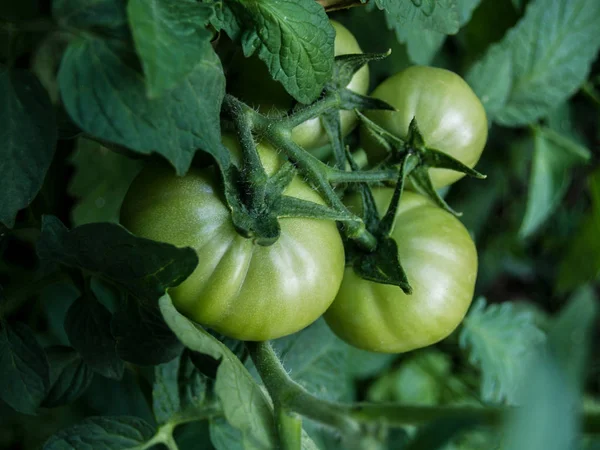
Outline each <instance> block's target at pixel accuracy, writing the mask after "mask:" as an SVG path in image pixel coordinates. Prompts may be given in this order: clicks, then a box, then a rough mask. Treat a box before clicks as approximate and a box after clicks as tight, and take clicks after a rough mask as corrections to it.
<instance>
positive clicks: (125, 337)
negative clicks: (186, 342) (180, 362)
mask: <svg viewBox="0 0 600 450" xmlns="http://www.w3.org/2000/svg"><path fill="white" fill-rule="evenodd" d="M111 330H112V333H113V335H114V336H115V339H116V342H117V353H118V354H119V357H120V358H121V359H123V360H125V361H128V362H131V363H133V364H139V365H140V366H155V365H157V364H162V363H166V362H169V361H171V360H172V359H173V358H175V357H177V355H179V354H180V353H181V348H182V345H181V342H179V340H178V339H177V337H176V336H175V335H174V334H173V332H172V331H171V330H170V329H169V327H167V325H166V324H165V321H164V319H163V318H162V315H161V313H160V311H159V309H158V306H157V305H156V303H155V302H144V301H137V300H136V299H134V298H131V297H129V298H127V299H126V300H125V301H124V302H123V303H122V304H121V305H120V308H119V309H118V310H117V312H116V313H115V314H114V316H113V320H112V322H111Z"/></svg>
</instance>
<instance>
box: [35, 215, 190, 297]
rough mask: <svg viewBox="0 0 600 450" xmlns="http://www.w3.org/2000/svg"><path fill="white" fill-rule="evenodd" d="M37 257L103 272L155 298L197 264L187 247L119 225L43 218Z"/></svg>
mask: <svg viewBox="0 0 600 450" xmlns="http://www.w3.org/2000/svg"><path fill="white" fill-rule="evenodd" d="M37 253H38V256H39V257H40V258H41V259H45V260H49V261H54V262H57V263H59V264H64V265H66V266H70V267H75V268H80V269H85V270H87V271H89V272H91V273H93V274H97V275H102V277H103V278H106V279H109V280H112V281H114V282H117V283H119V284H120V285H122V286H124V287H125V288H127V289H128V290H129V291H130V292H132V293H134V294H135V295H138V296H140V297H142V298H145V299H154V300H155V299H156V298H158V297H160V296H161V295H162V294H163V293H164V292H165V290H166V288H168V287H172V286H177V285H178V284H180V283H181V282H182V281H183V280H185V279H186V278H187V277H188V276H189V275H190V274H191V273H192V272H193V271H194V269H195V267H196V265H197V263H198V257H197V256H196V252H195V251H194V250H192V249H191V248H181V249H180V248H177V247H175V246H172V245H169V244H164V243H160V242H155V241H151V240H149V239H142V238H137V237H135V236H133V235H132V234H130V233H129V232H127V231H126V230H125V229H124V228H123V227H121V226H120V225H116V224H109V223H93V224H87V225H82V226H80V227H77V228H73V229H72V230H70V231H69V230H68V229H67V228H66V227H65V226H64V225H63V224H62V223H61V222H60V220H58V219H57V218H56V217H53V216H44V217H43V219H42V234H41V236H40V239H39V240H38V242H37Z"/></svg>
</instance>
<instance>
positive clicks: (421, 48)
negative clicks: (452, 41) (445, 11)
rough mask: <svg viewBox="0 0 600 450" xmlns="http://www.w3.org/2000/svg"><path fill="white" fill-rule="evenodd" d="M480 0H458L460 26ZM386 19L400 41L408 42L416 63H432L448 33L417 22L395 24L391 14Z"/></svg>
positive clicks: (411, 57) (410, 54)
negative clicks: (391, 20) (426, 27)
mask: <svg viewBox="0 0 600 450" xmlns="http://www.w3.org/2000/svg"><path fill="white" fill-rule="evenodd" d="M480 2H481V0H457V8H458V25H459V27H462V26H463V25H465V24H466V23H467V22H468V21H469V19H470V18H471V14H472V12H473V10H474V9H475V8H476V7H477V6H478V5H479V3H480ZM386 20H387V21H388V26H389V27H390V28H392V29H393V30H394V31H395V33H396V37H397V38H398V41H399V42H403V43H406V49H407V51H408V56H409V57H410V60H411V61H412V62H413V63H415V64H421V65H428V64H431V61H432V60H433V58H434V57H435V55H436V54H437V52H438V51H439V50H440V48H441V47H442V45H443V44H444V41H445V40H446V34H448V33H444V32H440V31H437V30H431V29H423V27H422V26H419V24H415V23H412V24H410V23H406V24H399V23H396V24H394V23H392V22H390V15H387V16H386Z"/></svg>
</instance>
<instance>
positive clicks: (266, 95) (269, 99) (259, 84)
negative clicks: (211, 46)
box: [228, 20, 369, 149]
mask: <svg viewBox="0 0 600 450" xmlns="http://www.w3.org/2000/svg"><path fill="white" fill-rule="evenodd" d="M331 24H332V25H333V28H334V29H335V32H336V37H335V42H334V49H335V50H334V53H335V55H336V56H338V55H347V54H353V53H362V50H361V49H360V46H359V44H358V42H357V41H356V38H355V37H354V36H353V35H352V33H351V32H350V31H349V30H348V29H347V28H346V27H344V26H343V25H342V24H340V23H338V22H336V21H333V20H332V21H331ZM235 66H237V67H234V68H233V70H232V74H231V76H229V77H228V79H229V85H228V90H229V91H230V92H231V93H232V94H233V95H235V96H236V97H239V98H240V99H241V100H243V101H244V102H246V103H248V104H249V105H250V106H253V107H255V108H258V110H259V111H260V112H262V113H265V114H269V113H273V114H280V113H282V112H285V111H288V110H289V109H291V108H292V106H293V105H294V99H293V98H292V97H291V96H290V95H289V94H288V93H287V92H286V91H285V89H284V88H283V86H282V85H281V84H280V83H278V82H276V81H274V80H273V79H272V78H271V75H270V74H269V72H268V70H267V67H266V66H265V64H264V63H263V62H262V61H261V60H259V59H258V57H256V56H252V57H250V58H243V57H241V58H238V61H237V64H235ZM347 88H348V89H351V90H353V91H354V92H357V93H359V94H362V95H366V94H367V92H368V90H369V67H368V66H366V65H365V66H364V67H362V68H361V69H360V70H359V71H358V72H356V73H355V74H354V77H353V78H352V80H350V83H349V84H348V86H347ZM340 118H341V125H342V135H343V136H346V135H348V134H349V133H350V132H351V131H352V130H353V129H354V127H355V126H356V124H357V121H358V119H357V117H356V114H355V113H354V112H353V111H340ZM292 139H293V140H294V142H296V143H297V144H298V145H300V146H301V147H304V148H306V149H316V148H319V147H322V146H324V145H326V144H327V143H328V142H329V141H328V137H327V133H326V132H325V129H324V128H323V126H322V125H321V121H320V119H319V118H314V119H310V120H307V121H306V122H304V123H302V124H300V125H298V126H297V127H296V128H294V129H293V130H292Z"/></svg>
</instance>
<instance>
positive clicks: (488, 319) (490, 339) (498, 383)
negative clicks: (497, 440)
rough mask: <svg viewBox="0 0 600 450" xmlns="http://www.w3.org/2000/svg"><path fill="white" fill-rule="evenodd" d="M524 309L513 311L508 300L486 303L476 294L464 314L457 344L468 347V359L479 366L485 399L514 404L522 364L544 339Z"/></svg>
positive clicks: (530, 315)
mask: <svg viewBox="0 0 600 450" xmlns="http://www.w3.org/2000/svg"><path fill="white" fill-rule="evenodd" d="M544 340H545V336H544V333H543V332H542V331H541V330H539V329H538V328H537V326H536V325H535V322H534V317H533V315H532V314H531V313H530V312H527V311H521V312H519V311H516V310H515V309H514V308H513V305H512V304H511V303H510V302H506V303H502V304H494V305H489V306H486V302H485V300H484V299H483V298H479V299H478V300H477V301H476V302H475V303H474V304H473V306H472V308H471V311H470V312H469V314H468V315H467V317H466V318H465V320H464V322H463V326H462V330H461V332H460V336H459V342H460V346H461V348H462V349H463V350H468V351H469V362H470V363H471V364H473V365H474V366H476V367H478V368H479V369H481V372H482V377H483V383H482V385H481V396H482V398H483V399H484V400H485V401H491V402H502V401H506V402H508V403H509V404H516V403H518V402H519V401H520V398H519V396H518V389H517V388H518V382H519V380H520V377H521V376H523V374H524V367H523V366H524V364H525V363H526V362H527V360H528V358H530V357H531V356H532V355H533V354H534V352H535V351H537V350H538V349H539V346H540V344H541V343H542V342H544Z"/></svg>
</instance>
